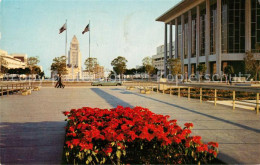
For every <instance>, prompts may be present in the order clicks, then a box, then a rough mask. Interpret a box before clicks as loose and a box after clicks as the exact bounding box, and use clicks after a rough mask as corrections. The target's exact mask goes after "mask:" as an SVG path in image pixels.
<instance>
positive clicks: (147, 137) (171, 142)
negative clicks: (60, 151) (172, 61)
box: [63, 106, 218, 164]
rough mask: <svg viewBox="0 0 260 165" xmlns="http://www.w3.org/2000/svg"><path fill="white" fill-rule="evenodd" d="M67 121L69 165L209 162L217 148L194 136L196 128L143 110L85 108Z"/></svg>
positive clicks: (74, 110)
mask: <svg viewBox="0 0 260 165" xmlns="http://www.w3.org/2000/svg"><path fill="white" fill-rule="evenodd" d="M63 113H64V115H65V116H67V119H66V121H67V122H68V123H67V127H66V138H65V145H64V158H65V161H66V163H68V164H126V163H134V164H144V163H145V164H158V163H160V164H193V163H198V164H200V163H210V162H211V161H212V160H214V159H215V158H216V157H217V153H218V143H216V142H209V143H207V144H204V143H202V141H201V137H200V136H191V135H190V134H191V128H192V127H193V124H192V123H186V124H185V126H184V128H181V127H180V126H179V125H178V124H177V121H176V120H169V116H164V115H159V114H155V113H153V112H151V111H150V110H149V109H146V108H142V107H134V108H129V107H122V106H118V107H117V108H113V109H99V108H89V107H83V108H81V109H77V110H76V109H72V110H71V111H70V112H68V111H67V112H63Z"/></svg>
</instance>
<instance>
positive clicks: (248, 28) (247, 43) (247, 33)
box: [245, 0, 252, 51]
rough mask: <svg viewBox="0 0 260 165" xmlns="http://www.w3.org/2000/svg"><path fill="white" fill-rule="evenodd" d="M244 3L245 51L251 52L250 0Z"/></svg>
mask: <svg viewBox="0 0 260 165" xmlns="http://www.w3.org/2000/svg"><path fill="white" fill-rule="evenodd" d="M245 3H246V4H245V50H246V51H251V48H252V47H251V0H245Z"/></svg>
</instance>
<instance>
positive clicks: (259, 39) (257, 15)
mask: <svg viewBox="0 0 260 165" xmlns="http://www.w3.org/2000/svg"><path fill="white" fill-rule="evenodd" d="M251 8H252V10H251V49H252V52H260V50H259V49H257V47H256V45H258V44H260V4H259V2H258V0H251Z"/></svg>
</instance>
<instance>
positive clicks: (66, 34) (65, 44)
mask: <svg viewBox="0 0 260 165" xmlns="http://www.w3.org/2000/svg"><path fill="white" fill-rule="evenodd" d="M67 31H68V25H67V19H66V39H65V40H66V41H65V57H66V58H67V60H68V57H67Z"/></svg>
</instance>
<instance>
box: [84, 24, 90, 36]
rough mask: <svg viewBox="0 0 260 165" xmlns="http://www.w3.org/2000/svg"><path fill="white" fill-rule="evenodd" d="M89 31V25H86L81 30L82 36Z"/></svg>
mask: <svg viewBox="0 0 260 165" xmlns="http://www.w3.org/2000/svg"><path fill="white" fill-rule="evenodd" d="M89 30H90V28H89V24H88V25H87V26H86V27H85V29H84V30H83V32H82V34H84V33H86V32H88V31H89Z"/></svg>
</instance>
